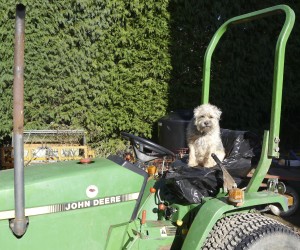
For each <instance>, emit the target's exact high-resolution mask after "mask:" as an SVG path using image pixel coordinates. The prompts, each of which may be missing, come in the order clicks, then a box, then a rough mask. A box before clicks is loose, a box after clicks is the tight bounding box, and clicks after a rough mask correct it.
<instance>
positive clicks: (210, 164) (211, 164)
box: [204, 151, 225, 168]
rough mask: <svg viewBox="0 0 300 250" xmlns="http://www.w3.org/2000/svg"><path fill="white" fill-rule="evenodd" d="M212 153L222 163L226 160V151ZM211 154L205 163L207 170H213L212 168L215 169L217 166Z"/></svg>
mask: <svg viewBox="0 0 300 250" xmlns="http://www.w3.org/2000/svg"><path fill="white" fill-rule="evenodd" d="M211 153H214V154H215V155H216V156H217V157H218V158H219V160H220V161H223V160H224V157H225V153H224V151H215V152H211ZM211 153H210V155H208V156H207V161H206V162H205V163H204V167H206V168H211V167H214V166H215V165H217V163H216V162H215V160H214V158H212V156H211Z"/></svg>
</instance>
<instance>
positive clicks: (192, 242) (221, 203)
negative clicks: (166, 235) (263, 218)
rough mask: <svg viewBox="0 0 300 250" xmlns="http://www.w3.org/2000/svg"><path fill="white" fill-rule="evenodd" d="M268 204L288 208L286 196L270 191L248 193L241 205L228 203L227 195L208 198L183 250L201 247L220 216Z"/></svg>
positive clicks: (198, 214)
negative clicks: (236, 205)
mask: <svg viewBox="0 0 300 250" xmlns="http://www.w3.org/2000/svg"><path fill="white" fill-rule="evenodd" d="M268 204H279V205H280V206H281V207H282V209H283V210H284V211H287V209H288V205H287V198H286V197H284V196H283V195H280V194H276V193H273V192H268V191H263V192H254V193H246V194H245V200H244V204H243V205H242V206H240V207H235V206H233V205H231V204H228V202H227V199H226V197H222V198H212V199H208V200H206V202H205V203H204V204H203V205H202V206H201V208H200V209H199V211H198V213H197V215H196V216H195V218H194V221H193V223H192V225H191V227H190V228H189V231H188V234H187V235H186V239H185V241H184V243H183V246H182V250H191V249H200V248H201V247H202V246H203V244H204V242H205V240H206V238H207V236H208V234H209V232H210V231H211V230H212V228H213V226H214V225H215V224H216V222H217V221H218V220H219V219H220V218H222V217H225V216H227V215H228V214H234V213H238V212H239V213H241V212H249V210H251V209H253V208H255V207H256V206H258V205H268Z"/></svg>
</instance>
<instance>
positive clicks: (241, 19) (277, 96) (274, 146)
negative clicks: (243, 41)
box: [201, 5, 295, 191]
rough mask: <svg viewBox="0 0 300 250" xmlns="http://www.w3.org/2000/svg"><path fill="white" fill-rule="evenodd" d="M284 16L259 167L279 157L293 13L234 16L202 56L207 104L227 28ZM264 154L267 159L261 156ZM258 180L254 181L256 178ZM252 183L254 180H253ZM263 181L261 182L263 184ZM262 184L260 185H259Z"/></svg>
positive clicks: (253, 185) (253, 186) (283, 9)
mask: <svg viewBox="0 0 300 250" xmlns="http://www.w3.org/2000/svg"><path fill="white" fill-rule="evenodd" d="M281 13H284V14H285V22H284V24H283V27H282V29H281V32H280V34H279V36H278V39H277V43H276V50H275V62H274V77H273V93H272V107H271V121H270V132H269V131H265V135H264V143H263V145H264V146H263V147H265V148H263V152H262V158H261V160H260V163H261V164H262V162H265V163H266V160H268V161H269V163H271V158H272V157H278V156H279V147H278V144H279V131H280V116H281V102H282V86H283V74H284V58H285V47H286V42H287V40H288V38H289V35H290V33H291V30H292V28H293V26H294V22H295V13H294V11H293V10H292V9H291V8H290V7H289V6H287V5H277V6H274V7H270V8H266V9H263V10H259V11H254V12H251V13H248V14H245V15H241V16H237V17H234V18H231V19H229V20H228V21H227V22H225V23H224V24H223V25H222V26H221V27H220V28H219V29H218V30H217V32H216V33H215V35H214V36H213V38H212V40H211V42H210V43H209V45H208V47H207V49H206V53H205V56H204V68H203V86H202V100H201V102H202V103H208V102H209V88H210V68H211V57H212V54H213V52H214V50H215V48H216V46H217V44H218V42H219V40H220V39H221V37H222V36H223V34H224V33H225V32H226V30H227V29H228V27H230V26H231V25H236V24H240V23H245V22H250V21H252V20H255V19H260V18H263V17H266V16H270V15H275V14H281ZM264 153H266V154H267V155H263V154H264ZM260 163H259V165H258V168H257V169H256V170H257V171H256V172H257V173H256V174H257V175H258V176H260V179H261V178H263V177H264V175H265V174H264V173H262V172H265V173H266V172H267V171H268V168H267V169H264V170H261V171H260V172H259V171H258V170H259V169H261V168H259V166H260V165H261V164H260ZM258 176H257V177H258ZM252 179H254V178H252ZM262 180H263V179H261V181H262ZM260 183H261V182H260ZM260 183H259V184H258V183H257V181H255V182H250V183H249V185H248V188H247V190H248V191H254V190H257V189H258V187H259V185H260Z"/></svg>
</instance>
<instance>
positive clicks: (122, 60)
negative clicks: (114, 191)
mask: <svg viewBox="0 0 300 250" xmlns="http://www.w3.org/2000/svg"><path fill="white" fill-rule="evenodd" d="M23 4H25V5H26V42H25V47H26V51H25V64H26V66H25V67H26V68H25V99H26V100H25V128H26V129H45V128H48V127H49V126H50V124H52V123H55V124H58V125H59V124H61V125H67V126H70V127H72V128H84V129H86V130H87V131H88V133H89V135H90V140H91V142H93V143H94V146H95V147H101V148H100V149H104V148H105V149H106V151H107V148H109V149H111V150H113V149H114V148H116V147H118V145H119V144H120V142H119V140H120V139H119V133H120V131H128V132H131V133H136V134H139V135H141V136H146V137H151V132H152V127H153V123H154V122H155V121H156V120H157V119H158V118H159V117H161V116H162V115H163V114H164V112H165V109H166V105H167V99H166V93H167V88H168V85H167V81H168V77H169V75H170V68H171V66H170V55H169V52H168V48H169V44H168V43H169V40H170V39H169V32H168V24H169V20H168V19H169V13H168V12H167V11H166V9H167V6H168V2H167V1H159V2H157V1H122V0H114V1H110V0H104V1H96V0H84V1H75V0H73V1H24V2H23ZM0 9H1V18H0V27H1V32H0V33H1V34H0V40H1V45H0V57H1V60H2V62H3V64H1V69H0V70H1V71H0V76H1V78H0V84H1V91H2V92H3V95H2V98H1V100H0V102H1V103H0V113H1V114H3V113H4V114H6V116H5V117H3V116H2V117H3V118H4V119H1V121H0V133H1V137H2V138H3V137H4V136H6V135H9V134H10V133H11V130H12V125H11V121H12V117H11V111H12V97H11V90H12V81H13V40H14V22H15V19H14V18H15V2H14V1H8V2H5V3H4V2H3V1H2V4H0Z"/></svg>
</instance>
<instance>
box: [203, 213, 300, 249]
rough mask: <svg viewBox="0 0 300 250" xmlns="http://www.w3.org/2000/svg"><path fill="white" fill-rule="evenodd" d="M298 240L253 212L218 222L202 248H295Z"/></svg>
mask: <svg viewBox="0 0 300 250" xmlns="http://www.w3.org/2000/svg"><path fill="white" fill-rule="evenodd" d="M299 245H300V237H299V236H298V235H297V234H295V233H294V232H293V231H291V230H290V229H289V228H288V227H286V226H284V225H283V224H281V223H279V222H278V221H276V220H273V219H271V218H268V217H265V216H262V215H260V214H254V213H244V214H235V215H232V216H228V217H224V218H222V219H220V220H219V221H218V222H217V223H216V225H215V226H214V227H213V229H212V231H211V232H210V233H209V236H208V237H207V239H206V241H205V243H204V246H203V248H202V249H205V250H208V249H211V250H213V249H235V250H237V249H250V250H256V249H260V250H264V249H265V250H266V249H272V250H277V249H278V250H279V249H280V250H281V249H295V250H297V249H299Z"/></svg>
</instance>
